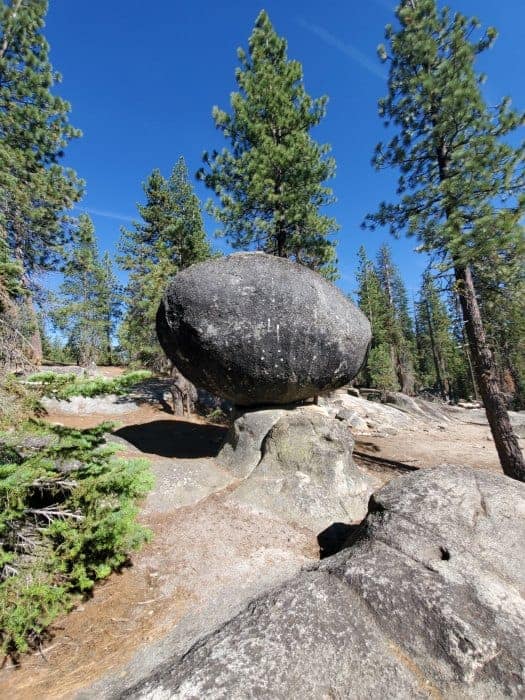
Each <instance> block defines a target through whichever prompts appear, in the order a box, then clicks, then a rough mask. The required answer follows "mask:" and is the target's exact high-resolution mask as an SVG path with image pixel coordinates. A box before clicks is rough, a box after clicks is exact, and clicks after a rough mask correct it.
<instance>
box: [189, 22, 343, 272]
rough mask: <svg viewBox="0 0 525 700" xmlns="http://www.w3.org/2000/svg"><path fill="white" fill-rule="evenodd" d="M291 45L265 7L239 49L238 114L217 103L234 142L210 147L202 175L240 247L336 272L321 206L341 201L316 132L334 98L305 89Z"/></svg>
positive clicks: (234, 107)
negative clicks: (334, 192) (215, 148)
mask: <svg viewBox="0 0 525 700" xmlns="http://www.w3.org/2000/svg"><path fill="white" fill-rule="evenodd" d="M286 49H287V45H286V40H285V39H283V38H282V37H279V36H278V35H277V34H276V32H275V30H274V28H273V26H272V24H271V22H270V19H269V18H268V15H267V14H266V12H264V11H263V12H261V13H260V15H259V16H258V18H257V20H256V23H255V27H254V30H253V33H252V35H251V37H250V39H249V48H248V52H247V53H246V52H245V51H244V50H243V49H239V50H238V52H237V53H238V57H239V62H240V67H239V68H238V69H237V71H236V74H235V78H236V81H237V85H238V87H239V91H238V92H235V93H233V94H232V96H231V114H228V113H227V112H225V111H223V110H221V109H219V108H218V107H214V109H213V119H214V121H215V125H216V126H217V128H218V129H219V130H220V131H221V132H222V133H223V135H224V136H225V138H226V139H227V140H228V141H229V142H230V146H231V148H230V150H228V149H227V148H225V149H223V150H222V151H221V152H220V153H218V152H213V153H212V154H211V155H209V154H205V156H204V162H205V167H204V168H203V169H202V170H201V171H199V176H200V177H201V178H202V179H203V180H204V182H205V183H206V185H207V186H208V187H210V188H211V189H212V190H213V191H214V193H215V194H216V195H217V197H218V198H219V202H220V204H219V205H216V204H213V203H210V205H209V206H210V211H211V213H213V214H214V216H215V217H216V218H217V220H218V221H219V222H220V224H221V225H222V227H223V228H222V234H223V235H225V236H226V238H227V239H228V241H229V242H230V243H231V245H232V246H233V247H234V248H241V249H253V248H255V249H257V250H263V251H265V252H267V253H271V254H273V255H278V256H281V257H287V258H292V259H294V260H296V261H297V262H299V263H301V264H303V265H306V266H308V267H311V268H313V269H316V270H318V271H319V272H321V273H322V274H324V275H325V276H326V277H327V278H329V279H335V278H336V277H337V271H336V262H337V261H336V254H335V243H334V241H333V240H331V238H330V234H331V233H333V232H334V231H335V230H337V228H338V226H337V224H336V223H335V221H334V219H332V218H330V217H328V216H326V215H325V214H322V213H321V211H320V210H321V208H322V207H324V206H326V205H328V204H330V203H331V202H333V201H334V197H333V196H332V191H331V190H330V189H329V188H328V187H326V185H325V184H324V182H325V181H326V180H327V179H329V178H331V177H332V176H333V175H334V172H335V162H334V160H333V159H332V158H330V157H328V156H327V154H328V152H329V150H330V149H329V147H328V146H327V145H322V146H321V145H319V144H318V143H316V142H315V141H314V140H313V139H312V137H311V136H310V133H309V132H310V130H311V129H312V128H313V127H315V126H316V125H317V124H319V122H320V121H321V119H322V118H323V117H324V115H325V111H326V102H327V98H326V97H321V98H319V99H312V98H311V97H310V96H309V95H308V94H307V93H306V91H305V88H304V84H303V71H302V66H301V64H300V63H299V62H298V61H292V60H289V59H288V57H287V53H286Z"/></svg>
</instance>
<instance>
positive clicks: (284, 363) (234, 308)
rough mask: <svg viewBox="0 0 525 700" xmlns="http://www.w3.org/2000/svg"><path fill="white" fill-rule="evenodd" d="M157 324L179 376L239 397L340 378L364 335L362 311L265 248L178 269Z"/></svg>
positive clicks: (355, 363)
mask: <svg viewBox="0 0 525 700" xmlns="http://www.w3.org/2000/svg"><path fill="white" fill-rule="evenodd" d="M157 333H158V336H159V340H160V343H161V345H162V347H163V348H164V351H165V352H166V354H167V355H168V357H169V358H170V359H171V360H172V361H173V362H174V364H175V365H176V366H177V367H179V369H180V370H181V372H182V373H183V374H184V376H186V377H187V378H188V379H190V380H191V381H192V382H193V383H194V384H195V385H196V386H202V387H204V388H205V389H208V390H209V391H211V392H212V393H214V394H217V395H218V396H222V397H224V398H226V399H229V400H231V401H233V402H234V403H236V404H238V405H243V406H253V405H262V404H289V403H293V402H296V401H300V400H302V399H305V398H308V397H311V396H314V395H316V394H319V393H320V392H323V391H327V390H331V389H334V388H336V387H339V386H343V385H344V384H346V383H348V382H349V381H350V380H351V379H352V378H353V377H354V376H355V375H356V374H357V373H358V372H359V369H360V368H361V365H362V363H363V361H364V359H365V355H366V351H367V348H368V345H369V342H370V337H371V334H370V324H369V323H368V321H367V319H366V318H365V316H364V315H363V314H362V313H361V311H359V309H358V308H357V307H356V306H354V304H352V302H350V301H349V299H348V298H347V297H346V296H345V295H344V294H343V293H342V292H341V291H340V290H338V289H337V288H336V287H335V286H334V285H332V284H330V283H329V282H327V281H326V280H325V279H324V278H323V277H321V276H320V275H318V274H317V273H316V272H313V271H312V270H309V269H308V268H306V267H303V266H301V265H297V264H295V263H293V262H291V261H289V260H285V259H282V258H277V257H275V256H271V255H265V254H264V253H241V254H237V255H231V256H229V257H225V258H219V259H214V260H208V261H206V262H204V263H200V264H198V265H193V266H191V267H190V268H188V269H186V270H183V271H182V272H179V273H178V274H177V276H176V277H175V278H174V280H173V281H172V283H171V284H170V286H169V288H168V290H167V292H166V294H165V296H164V299H163V302H162V304H161V306H160V308H159V312H158V314H157Z"/></svg>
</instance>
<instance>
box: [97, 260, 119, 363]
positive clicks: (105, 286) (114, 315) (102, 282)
mask: <svg viewBox="0 0 525 700" xmlns="http://www.w3.org/2000/svg"><path fill="white" fill-rule="evenodd" d="M96 284H97V298H98V300H97V306H98V308H99V310H100V316H101V327H102V333H103V337H104V345H105V349H104V352H103V353H102V359H103V360H104V362H106V363H107V364H108V365H111V364H113V337H114V335H115V329H116V325H117V321H118V319H119V318H120V315H121V310H120V307H121V291H120V285H119V283H118V280H117V277H116V275H115V273H114V271H113V262H112V260H111V256H110V254H109V253H108V252H107V251H106V252H105V253H104V255H103V256H102V260H101V261H100V264H99V265H98V270H97V280H96Z"/></svg>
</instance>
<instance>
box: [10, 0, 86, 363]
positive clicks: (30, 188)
mask: <svg viewBox="0 0 525 700" xmlns="http://www.w3.org/2000/svg"><path fill="white" fill-rule="evenodd" d="M47 4H48V3H47V1H46V0H10V1H9V0H3V1H2V2H0V163H1V167H0V239H1V240H3V241H5V242H6V243H7V246H8V259H9V261H10V263H13V262H14V263H16V264H18V265H19V266H20V267H21V269H22V271H23V274H22V276H21V282H22V284H23V287H24V289H25V294H24V301H25V303H26V305H27V309H26V314H25V315H29V316H30V317H32V319H33V322H34V323H33V326H34V328H33V331H34V342H33V345H34V350H35V353H37V354H38V353H39V347H38V345H39V339H38V330H37V329H38V323H37V317H36V314H35V312H34V310H33V305H32V292H33V287H34V283H35V275H36V274H38V273H39V272H41V271H46V270H52V269H56V264H57V261H58V260H59V259H60V258H61V256H62V252H63V244H64V241H65V238H66V236H65V233H66V229H65V216H64V211H65V210H66V209H68V208H70V207H71V206H72V205H73V204H74V203H75V202H76V201H78V200H79V198H80V189H81V183H80V181H79V180H78V179H77V177H76V175H75V173H74V172H73V171H72V170H71V169H66V168H63V167H62V166H60V165H59V161H60V159H61V157H62V155H63V152H64V149H65V147H66V146H67V144H68V142H69V141H70V140H71V139H72V138H74V137H77V136H79V135H80V132H79V131H77V130H76V129H74V128H73V127H71V126H70V124H69V123H68V112H69V105H68V103H67V102H65V101H64V100H63V99H62V98H60V97H57V96H56V95H53V94H52V88H53V85H54V84H56V83H57V82H58V81H59V80H60V76H59V74H58V73H56V72H54V71H53V68H52V67H51V64H50V62H49V57H48V52H49V46H48V44H47V42H46V40H45V38H44V36H43V34H42V29H43V27H44V20H45V15H46V12H47Z"/></svg>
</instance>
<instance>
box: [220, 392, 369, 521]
mask: <svg viewBox="0 0 525 700" xmlns="http://www.w3.org/2000/svg"><path fill="white" fill-rule="evenodd" d="M283 413H284V415H283V416H282V417H281V418H279V420H277V422H276V423H275V425H274V426H273V427H272V428H271V429H270V430H269V431H268V434H267V435H266V437H265V438H264V440H263V442H262V445H261V454H260V458H259V461H258V463H257V465H256V466H255V468H254V469H253V471H251V473H250V474H249V476H248V477H247V478H246V479H245V480H244V481H243V482H242V484H241V485H240V486H239V487H238V488H237V489H236V490H235V491H234V492H233V493H232V495H231V496H230V501H231V502H233V503H235V504H241V505H244V506H248V507H249V508H251V509H253V510H257V511H262V512H265V513H270V514H272V515H277V516H278V517H280V518H281V519H283V520H285V521H286V522H288V523H291V524H295V525H298V526H300V527H306V528H309V529H311V530H313V531H314V532H316V533H319V532H321V531H322V530H324V529H325V528H327V527H329V526H330V525H331V524H332V523H334V522H340V521H343V522H355V521H358V520H362V518H364V516H365V514H366V510H367V504H368V499H369V496H370V494H371V492H372V483H371V481H370V480H369V478H368V477H367V476H365V475H364V474H363V472H361V471H360V470H359V469H358V468H357V467H356V466H355V465H354V463H353V461H352V449H353V445H354V441H353V438H352V435H351V433H350V430H349V429H348V427H347V426H345V425H344V424H342V423H341V422H340V421H337V420H335V419H334V418H329V417H328V416H327V415H326V414H324V413H323V412H322V411H321V410H320V409H318V408H316V407H314V406H305V407H303V408H296V409H292V410H288V411H283Z"/></svg>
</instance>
